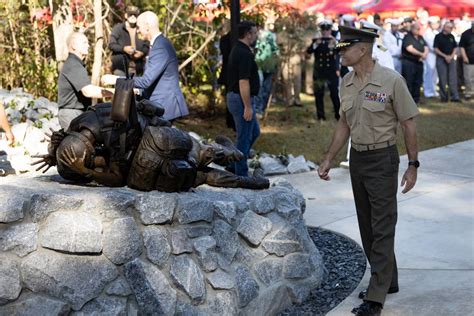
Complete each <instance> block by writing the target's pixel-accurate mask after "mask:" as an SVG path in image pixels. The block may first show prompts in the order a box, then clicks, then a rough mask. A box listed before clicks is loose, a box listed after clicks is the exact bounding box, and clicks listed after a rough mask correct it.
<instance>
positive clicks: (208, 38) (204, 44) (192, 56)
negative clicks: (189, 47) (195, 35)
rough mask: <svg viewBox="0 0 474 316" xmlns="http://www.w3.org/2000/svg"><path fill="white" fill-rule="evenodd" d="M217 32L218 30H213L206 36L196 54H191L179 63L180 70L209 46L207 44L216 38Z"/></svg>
mask: <svg viewBox="0 0 474 316" xmlns="http://www.w3.org/2000/svg"><path fill="white" fill-rule="evenodd" d="M216 34H217V31H213V32H212V33H211V34H210V35H209V36H208V37H207V38H206V40H205V41H204V43H203V44H202V45H201V47H199V48H198V49H197V50H196V51H195V52H194V54H192V55H191V56H189V58H188V59H186V60H185V61H184V62H183V63H182V64H181V65H179V68H178V70H179V71H181V70H182V69H183V68H184V67H186V65H187V64H189V63H190V62H191V61H192V60H193V59H194V58H196V56H198V55H199V53H200V52H201V51H202V50H203V49H204V48H205V47H206V46H207V44H209V42H210V41H212V40H213V39H214V37H216Z"/></svg>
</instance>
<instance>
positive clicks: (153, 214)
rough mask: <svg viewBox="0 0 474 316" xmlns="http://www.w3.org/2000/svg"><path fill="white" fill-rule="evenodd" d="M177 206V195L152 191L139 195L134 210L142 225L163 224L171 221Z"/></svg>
mask: <svg viewBox="0 0 474 316" xmlns="http://www.w3.org/2000/svg"><path fill="white" fill-rule="evenodd" d="M177 204H178V195H177V194H175V193H162V192H156V191H154V192H149V193H145V194H142V195H140V196H139V197H138V198H137V199H136V202H135V208H136V209H137V211H138V212H139V213H140V219H141V221H142V223H143V224H145V225H150V224H163V223H168V222H171V221H172V219H173V215H174V212H175V209H176V206H177Z"/></svg>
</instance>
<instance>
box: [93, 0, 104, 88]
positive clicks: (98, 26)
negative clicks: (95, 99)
mask: <svg viewBox="0 0 474 316" xmlns="http://www.w3.org/2000/svg"><path fill="white" fill-rule="evenodd" d="M94 23H95V46H94V63H93V65H92V77H91V82H92V84H94V85H99V84H100V70H101V68H102V46H103V45H104V28H103V25H102V0H94Z"/></svg>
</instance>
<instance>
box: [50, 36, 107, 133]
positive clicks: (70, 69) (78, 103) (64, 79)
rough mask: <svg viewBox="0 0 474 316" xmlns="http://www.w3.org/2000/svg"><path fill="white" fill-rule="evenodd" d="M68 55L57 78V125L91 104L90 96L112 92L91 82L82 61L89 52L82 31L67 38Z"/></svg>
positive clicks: (104, 95) (71, 118)
mask: <svg viewBox="0 0 474 316" xmlns="http://www.w3.org/2000/svg"><path fill="white" fill-rule="evenodd" d="M67 47H68V50H69V55H68V57H67V59H66V61H65V62H64V65H63V68H62V69H61V73H60V74H59V79H58V107H59V114H58V118H59V125H61V127H62V128H64V129H67V128H68V126H69V123H70V122H71V121H72V120H73V119H74V118H75V117H77V116H79V115H80V114H81V113H82V112H84V111H85V110H86V109H87V107H89V106H90V105H91V104H92V98H103V97H112V96H113V93H112V92H110V91H108V90H105V89H104V88H101V87H98V86H95V85H93V84H91V81H90V79H89V77H88V75H87V69H86V67H85V65H84V63H83V61H84V59H85V58H86V56H87V55H88V52H89V42H88V40H87V37H86V36H85V35H84V34H83V33H79V32H74V33H72V34H71V35H69V37H68V39H67Z"/></svg>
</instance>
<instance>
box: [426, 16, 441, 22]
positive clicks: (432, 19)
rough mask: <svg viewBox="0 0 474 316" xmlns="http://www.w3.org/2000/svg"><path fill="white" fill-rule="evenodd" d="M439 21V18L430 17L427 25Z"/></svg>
mask: <svg viewBox="0 0 474 316" xmlns="http://www.w3.org/2000/svg"><path fill="white" fill-rule="evenodd" d="M439 21H440V18H439V16H430V17H429V18H428V22H429V23H438V22H439Z"/></svg>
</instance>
